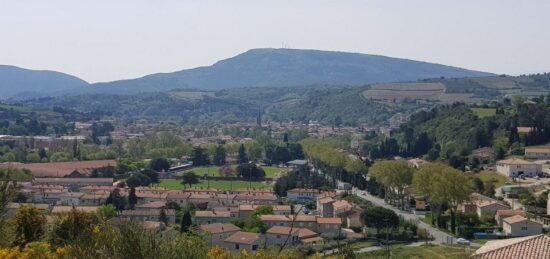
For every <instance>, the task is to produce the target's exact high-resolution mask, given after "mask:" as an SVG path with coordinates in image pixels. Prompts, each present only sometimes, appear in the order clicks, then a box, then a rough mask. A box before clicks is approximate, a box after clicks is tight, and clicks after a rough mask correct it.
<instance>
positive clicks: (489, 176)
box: [478, 171, 508, 187]
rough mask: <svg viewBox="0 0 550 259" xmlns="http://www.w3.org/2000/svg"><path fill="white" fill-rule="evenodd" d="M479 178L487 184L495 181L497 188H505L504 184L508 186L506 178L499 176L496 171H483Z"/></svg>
mask: <svg viewBox="0 0 550 259" xmlns="http://www.w3.org/2000/svg"><path fill="white" fill-rule="evenodd" d="M478 177H479V179H481V180H482V181H483V183H485V184H487V183H488V182H489V181H494V183H495V187H500V186H503V185H504V184H506V181H507V180H508V179H507V178H506V176H504V175H502V174H499V173H497V172H495V171H483V172H481V173H479V175H478Z"/></svg>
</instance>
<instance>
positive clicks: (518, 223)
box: [459, 193, 543, 237]
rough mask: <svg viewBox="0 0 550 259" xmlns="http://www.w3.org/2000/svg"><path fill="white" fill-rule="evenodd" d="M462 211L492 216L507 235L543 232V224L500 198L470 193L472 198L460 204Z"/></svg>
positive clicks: (480, 215)
mask: <svg viewBox="0 0 550 259" xmlns="http://www.w3.org/2000/svg"><path fill="white" fill-rule="evenodd" d="M459 210H460V212H462V213H465V214H466V213H470V214H477V215H478V216H479V217H480V218H481V217H492V218H494V219H495V221H496V223H497V226H498V227H500V228H502V234H503V235H504V236H506V237H520V236H531V235H538V234H542V232H543V224H542V223H540V222H537V221H534V220H532V219H529V218H527V213H526V212H525V211H524V210H522V209H513V208H511V207H509V206H508V205H506V204H503V203H501V202H500V201H498V200H495V199H493V198H490V197H487V196H484V195H482V194H479V193H473V194H472V195H470V200H469V201H468V202H465V203H463V204H461V205H460V206H459Z"/></svg>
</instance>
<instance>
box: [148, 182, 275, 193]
mask: <svg viewBox="0 0 550 259" xmlns="http://www.w3.org/2000/svg"><path fill="white" fill-rule="evenodd" d="M158 186H159V187H164V188H168V189H174V190H181V189H185V188H189V186H188V185H185V186H184V185H182V184H181V181H180V180H176V179H162V180H161V181H160V183H159V184H158ZM192 187H193V188H208V181H204V180H201V181H200V182H199V183H198V184H193V186H192ZM249 187H251V188H271V185H269V184H267V183H265V182H247V181H210V188H215V189H220V190H223V191H226V190H231V189H237V188H249Z"/></svg>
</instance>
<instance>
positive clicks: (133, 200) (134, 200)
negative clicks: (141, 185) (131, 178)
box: [128, 188, 138, 209]
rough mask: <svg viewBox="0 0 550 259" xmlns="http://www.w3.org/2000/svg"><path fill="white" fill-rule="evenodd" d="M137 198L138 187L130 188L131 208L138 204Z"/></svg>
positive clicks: (129, 201) (129, 203) (129, 199)
mask: <svg viewBox="0 0 550 259" xmlns="http://www.w3.org/2000/svg"><path fill="white" fill-rule="evenodd" d="M137 200H138V198H137V195H136V189H135V188H130V191H129V192H128V206H129V207H130V209H134V206H136V204H137Z"/></svg>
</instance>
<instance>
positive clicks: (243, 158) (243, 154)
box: [237, 144, 248, 164]
mask: <svg viewBox="0 0 550 259" xmlns="http://www.w3.org/2000/svg"><path fill="white" fill-rule="evenodd" d="M237 162H238V163H239V164H245V163H248V156H247V155H246V149H245V148H244V145H243V144H241V146H240V147H239V157H238V158H237Z"/></svg>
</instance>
